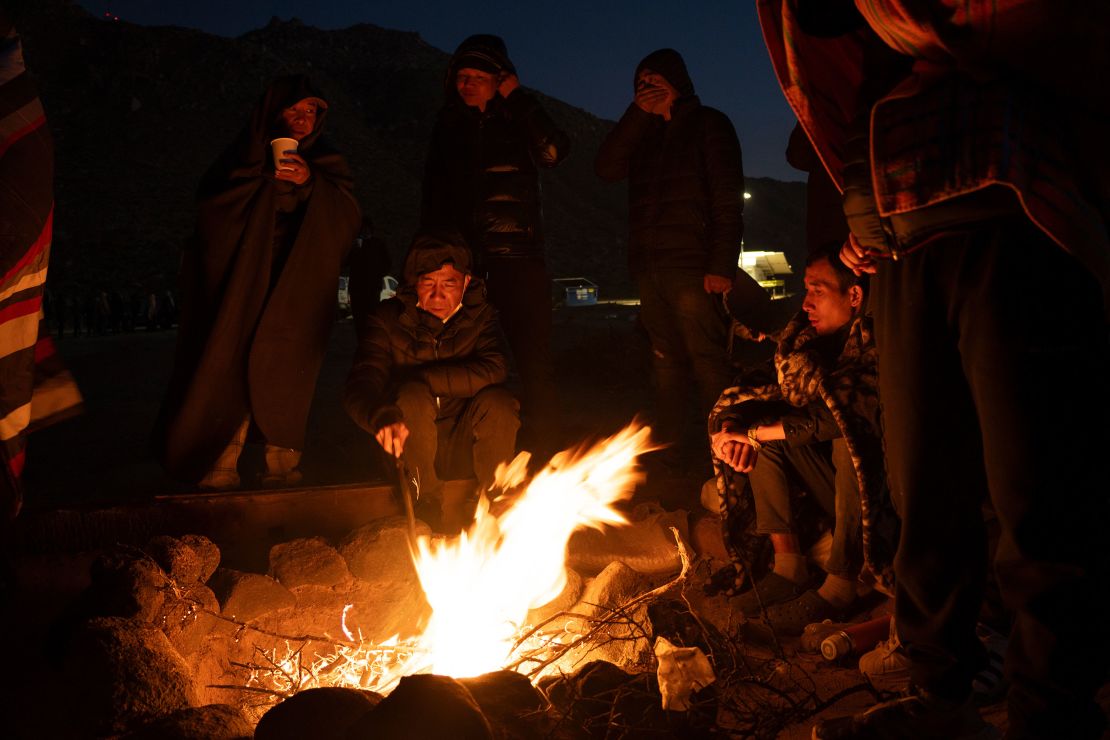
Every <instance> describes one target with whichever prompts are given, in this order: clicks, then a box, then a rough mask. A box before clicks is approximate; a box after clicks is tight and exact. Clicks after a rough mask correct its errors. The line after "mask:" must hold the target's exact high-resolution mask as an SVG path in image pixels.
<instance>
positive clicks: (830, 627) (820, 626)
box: [798, 619, 848, 653]
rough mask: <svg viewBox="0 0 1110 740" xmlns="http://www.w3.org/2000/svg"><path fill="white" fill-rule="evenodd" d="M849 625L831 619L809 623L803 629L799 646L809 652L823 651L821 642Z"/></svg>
mask: <svg viewBox="0 0 1110 740" xmlns="http://www.w3.org/2000/svg"><path fill="white" fill-rule="evenodd" d="M847 626H848V625H846V624H845V623H843V622H834V621H832V620H831V619H826V620H825V621H823V622H814V623H813V624H807V625H806V628H805V629H804V630H802V637H801V640H800V642H799V645H798V647H799V649H801V650H803V651H805V652H807V653H819V652H821V643H822V642H824V641H825V638H827V637H830V636H832V635H835V634H836V633H837V632H840V631H841V630H842V629H844V628H845V627H847Z"/></svg>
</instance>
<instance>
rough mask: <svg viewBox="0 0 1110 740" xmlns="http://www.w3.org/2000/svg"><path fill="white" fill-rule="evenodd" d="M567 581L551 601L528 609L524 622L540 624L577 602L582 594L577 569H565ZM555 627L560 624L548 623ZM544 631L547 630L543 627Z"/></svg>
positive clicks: (558, 627) (567, 609) (581, 583)
mask: <svg viewBox="0 0 1110 740" xmlns="http://www.w3.org/2000/svg"><path fill="white" fill-rule="evenodd" d="M566 574H567V582H566V585H565V586H563V590H562V591H560V592H559V595H558V596H556V597H555V598H554V599H552V600H551V601H549V602H547V603H546V604H544V605H543V606H538V607H536V608H535V609H531V610H529V611H528V616H527V617H525V620H524V622H525V624H531V625H540V624H544V623H545V622H547V620H548V619H550V618H551V617H554V616H555V615H556V614H559V613H561V612H565V611H569V610H570V609H571V607H573V606H574V605H575V604H577V603H578V599H579V597H580V596H581V595H582V587H583V582H582V576H580V575H578V572H577V571H574V570H570V569H569V568H568V569H567V570H566ZM548 626H550V627H552V628H555V629H561V628H562V626H561V625H560V624H551V625H548ZM544 631H548V630H547V629H545V630H544Z"/></svg>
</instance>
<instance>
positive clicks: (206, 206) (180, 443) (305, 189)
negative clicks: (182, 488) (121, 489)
mask: <svg viewBox="0 0 1110 740" xmlns="http://www.w3.org/2000/svg"><path fill="white" fill-rule="evenodd" d="M304 98H319V99H320V100H321V102H323V98H322V96H321V95H320V93H318V92H317V91H316V90H315V89H314V88H313V87H312V86H311V85H310V83H309V81H308V79H307V78H305V77H303V76H300V75H296V76H289V77H282V78H279V79H277V80H275V81H274V82H273V83H271V85H270V86H269V88H268V89H267V90H266V92H265V93H264V94H263V96H262V99H261V100H260V101H259V103H258V105H257V106H256V107H255V109H254V112H253V114H252V117H251V121H250V123H249V124H248V126H247V127H246V128H245V129H244V130H243V131H242V132H241V133H240V135H239V136H238V138H237V139H236V141H235V142H234V143H233V144H232V145H231V146H230V147H229V148H228V149H227V150H225V151H224V152H223V154H222V155H221V156H220V157H219V159H217V160H216V162H215V163H214V164H213V165H212V166H211V167H210V168H209V170H208V172H207V173H206V174H205V175H204V178H203V180H202V181H201V185H200V189H199V193H198V197H197V200H198V204H197V208H198V218H197V229H196V234H195V236H194V238H193V240H192V242H191V244H190V245H189V247H188V248H187V250H186V252H185V255H184V258H183V261H182V276H181V283H182V284H181V293H182V303H183V310H182V316H181V321H180V329H179V332H178V347H177V357H176V361H175V367H174V374H173V377H172V379H171V384H170V388H169V392H168V393H167V397H166V400H165V403H164V404H163V409H162V413H161V415H160V419H159V424H158V429H157V430H156V443H157V444H158V447H159V450H158V451H159V452H160V455H161V458H162V460H163V463H164V464H165V466H166V468H167V470H168V471H169V472H170V473H171V474H173V475H176V476H180V477H181V478H183V479H186V480H197V479H199V478H200V477H201V476H203V475H204V473H205V472H206V471H207V470H208V468H209V467H210V466H211V465H212V463H213V462H214V461H215V460H216V458H217V457H218V456H219V454H220V452H221V451H222V449H223V448H224V447H225V446H226V445H227V444H228V442H229V441H230V440H231V438H232V436H233V435H234V433H235V430H236V428H237V427H238V426H239V424H241V423H242V420H243V419H244V418H245V417H246V416H247V415H249V416H250V417H251V420H252V422H253V424H254V427H255V428H256V429H257V430H258V431H259V432H260V434H261V436H262V437H263V439H265V441H266V442H267V443H268V444H272V445H276V446H279V447H289V448H293V449H303V448H304V432H305V423H306V420H307V417H308V410H309V406H310V405H311V402H312V394H313V390H314V388H315V384H316V375H317V373H318V372H319V369H320V364H321V362H322V361H323V356H324V351H325V348H326V344H327V337H328V334H329V332H330V330H331V326H332V324H333V323H334V320H335V310H336V286H337V284H338V277H339V269H340V265H341V264H342V262H343V260H344V258H345V257H346V254H347V250H348V249H349V248H350V245H351V242H352V241H353V239H354V236H355V234H356V233H357V231H358V227H359V223H360V216H359V208H358V204H357V202H356V201H355V198H354V195H353V194H352V184H353V183H352V179H351V174H350V171H349V170H348V168H347V164H346V162H345V161H344V160H343V157H342V156H340V155H339V153H338V152H336V151H335V150H334V149H333V148H332V147H331V146H330V145H329V144H328V143H327V142H326V141H325V140H324V139H322V138H321V137H320V132H321V129H322V128H323V125H324V121H325V119H326V118H327V109H326V105H323V104H322V105H321V106H320V110H319V112H318V114H317V121H316V127H315V129H314V130H313V132H312V133H311V134H309V135H308V136H306V137H305V138H304V139H303V140H302V141H301V142H300V144H299V146H298V153H299V154H300V155H301V156H302V157H303V158H304V159H305V161H306V162H307V163H308V166H309V169H310V171H311V177H310V179H309V180H308V182H306V183H305V184H304V185H303V186H296V185H294V184H292V183H289V182H284V181H279V180H276V179H274V176H273V175H274V163H273V161H272V159H273V158H272V155H271V148H270V140H271V139H272V138H274V137H276V136H279V135H283V134H281V133H280V129H279V128H278V127H277V121H278V119H279V116H280V114H281V111H282V110H283V109H284V108H286V107H289V106H291V105H293V104H294V103H296V102H297V101H299V100H303V99H304Z"/></svg>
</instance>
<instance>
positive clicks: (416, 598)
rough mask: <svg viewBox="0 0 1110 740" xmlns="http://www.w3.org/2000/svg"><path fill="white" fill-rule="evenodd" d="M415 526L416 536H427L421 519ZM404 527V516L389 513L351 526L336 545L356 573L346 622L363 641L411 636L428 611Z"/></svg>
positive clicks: (406, 526) (429, 532) (426, 529)
mask: <svg viewBox="0 0 1110 740" xmlns="http://www.w3.org/2000/svg"><path fill="white" fill-rule="evenodd" d="M416 526H417V533H418V534H423V535H425V536H427V535H430V534H431V530H430V529H428V527H427V525H425V524H423V523H422V522H417V523H416ZM408 531H409V530H408V520H407V519H405V518H404V517H391V518H388V519H383V520H379V521H377V522H373V523H371V524H368V525H366V526H364V527H360V528H359V529H356V530H354V531H353V532H351V533H350V534H349V535H347V537H345V538H344V539H343V542H342V543H340V546H339V553H340V554H341V555H342V556H343V559H344V560H346V561H347V565H348V567H349V568H350V570H351V573H353V574H354V575H355V577H356V580H355V583H354V585H353V586H352V588H351V603H352V604H354V607H353V608H352V610H351V612H350V614H349V615H348V623H349V624H350V625H351V628H352V629H356V628H357V629H358V630H361V632H362V635H363V637H364V638H366V639H369V640H375V641H379V640H384V639H386V638H388V637H391V636H393V635H395V634H400V635H402V636H404V635H411V634H413V631H414V629H415V628H416V627H417V625H418V624H420V623H421V621H422V620H425V619H426V618H427V615H428V614H429V613H430V609H429V607H428V603H427V600H426V599H425V598H424V591H423V590H422V589H421V588H420V579H419V578H418V577H417V575H416V568H415V566H414V565H413V563H412V553H411V552H410V549H409V534H408Z"/></svg>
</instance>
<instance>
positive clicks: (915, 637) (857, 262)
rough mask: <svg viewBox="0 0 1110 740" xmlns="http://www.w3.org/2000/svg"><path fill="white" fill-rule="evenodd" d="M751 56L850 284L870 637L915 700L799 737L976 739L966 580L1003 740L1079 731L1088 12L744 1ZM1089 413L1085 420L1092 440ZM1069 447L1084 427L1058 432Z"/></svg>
mask: <svg viewBox="0 0 1110 740" xmlns="http://www.w3.org/2000/svg"><path fill="white" fill-rule="evenodd" d="M757 7H758V10H759V16H760V22H761V24H762V26H763V32H764V37H765V38H766V40H767V46H768V50H769V52H770V56H771V61H772V63H773V65H774V67H775V72H776V74H777V75H778V77H779V81H780V83H781V85H782V88H783V91H784V93H785V95H786V98H787V100H788V102H789V103H790V104H791V106H792V107H793V109H794V111H795V113H796V114H797V116H798V119H799V121H800V122H801V124H802V127H803V128H804V129H805V131H806V133H807V135H808V136H809V138H810V140H811V141H812V142H813V145H814V148H815V149H816V150H817V152H818V153H819V154H820V158H821V161H822V162H823V163H824V164H825V166H826V167H827V169H828V173H829V176H830V177H831V178H832V179H833V181H834V182H835V183H836V184H837V187H838V188H839V189H840V190H841V192H842V193H843V195H844V201H843V205H844V213H845V216H846V217H847V220H848V225H849V227H850V229H851V235H850V238H849V240H848V242H847V243H846V244H845V246H844V248H843V250H842V252H841V256H842V258H843V260H844V262H845V263H846V264H847V265H848V266H849V267H852V268H853V269H855V270H857V271H861V272H872V273H875V278H874V280H873V282H872V293H871V295H872V299H873V302H872V310H873V312H874V316H875V341H876V345H877V347H878V351H879V396H880V400H881V402H882V407H883V430H884V434H883V441H884V446H885V450H886V458H887V469H888V472H889V477H890V484H891V490H892V493H893V496H894V499H895V502H896V504H897V505H898V508H899V513H900V514H901V516H902V532H901V539H900V540H899V547H898V553H897V556H896V559H895V567H894V570H895V576H896V592H895V623H896V625H897V631H898V637H899V638H900V640H901V642H902V644H903V646H904V647H905V650H906V652H907V654H908V656H909V658H910V659H911V675H912V679H913V682H914V687H915V688H914V691H913V692H912V693H910V694H908V695H907V696H904V697H901V698H898V699H895V700H893V701H890V702H886V703H884V704H879V705H877V706H875V707H873V708H871V709H870V710H868V711H867V712H864V713H862V714H858V715H855V716H850V717H845V718H838V719H836V720H826V721H824V722H822V723H819V724H818V725H817V727H815V728H814V737H819V738H857V737H859V738H862V737H867V738H871V737H915V738H956V737H985V736H989V735H990V733H991V732H992V731H993V728H991V727H989V726H987V725H986V724H985V723H984V721H983V719H982V718H981V717H980V716H979V715H978V713H977V711H976V707H975V706H974V703H973V697H972V679H973V677H974V676H975V675H976V673H977V672H978V671H980V670H981V669H982V668H983V667H984V666H985V665H986V654H985V650H984V648H983V646H982V644H981V642H980V641H979V640H978V639H977V637H976V633H975V626H976V620H977V618H978V616H979V611H980V608H981V605H982V601H983V593H984V585H985V582H986V574H987V568H988V566H989V563H988V548H987V535H986V528H985V527H984V524H983V517H982V513H981V506H982V503H983V500H984V498H985V497H987V496H989V497H990V501H991V503H992V505H993V508H994V510H995V512H996V513H997V515H998V522H999V526H1000V529H1001V536H1000V540H999V544H998V548H997V552H996V554H995V557H994V563H993V565H994V569H995V572H996V574H997V579H998V584H999V587H1000V590H1001V593H1002V597H1003V600H1004V601H1005V602H1006V604H1007V606H1009V607H1010V608H1011V609H1013V611H1014V614H1015V620H1014V626H1013V630H1012V633H1011V636H1010V642H1009V648H1008V650H1007V654H1006V662H1005V672H1006V676H1007V678H1008V679H1009V680H1010V690H1009V695H1008V697H1007V704H1008V715H1009V727H1008V729H1007V737H1013V738H1031V737H1046V738H1047V737H1052V738H1056V737H1068V738H1087V737H1089V738H1096V737H1100V736H1101V735H1102V733H1103V730H1104V728H1105V726H1106V717H1105V715H1104V714H1103V712H1102V711H1101V709H1100V707H1099V705H1098V703H1097V702H1096V701H1095V695H1096V692H1097V691H1098V689H1099V687H1100V686H1102V685H1103V684H1104V683H1105V681H1106V675H1107V674H1106V671H1107V665H1108V664H1110V642H1108V641H1107V640H1106V639H1105V638H1104V636H1103V632H1104V631H1105V628H1106V624H1107V618H1108V610H1107V598H1106V595H1107V593H1108V592H1110V551H1108V550H1107V548H1106V547H1105V545H1104V541H1105V539H1106V533H1107V531H1108V529H1110V495H1108V493H1107V491H1108V488H1107V485H1106V475H1105V472H1104V470H1103V466H1101V465H1099V464H1097V461H1098V460H1100V459H1102V458H1103V457H1104V456H1105V454H1106V449H1107V447H1108V446H1110V431H1108V427H1107V425H1106V424H1105V423H1104V420H1105V419H1106V418H1107V417H1108V416H1110V386H1108V385H1107V383H1106V378H1107V377H1110V343H1108V342H1107V309H1108V308H1110V303H1108V302H1107V300H1106V298H1107V295H1106V293H1105V292H1104V291H1105V290H1106V288H1107V287H1108V286H1110V240H1108V238H1107V224H1108V220H1107V216H1108V215H1110V137H1107V135H1106V120H1107V117H1108V116H1110V98H1108V97H1107V96H1106V95H1105V93H1104V92H1099V90H1100V89H1101V88H1100V87H1099V86H1098V83H1094V84H1092V81H1097V80H1104V79H1106V77H1107V75H1108V74H1110V5H1108V4H1107V3H1106V2H1104V0H1080V1H1078V2H1069V3H1061V2H1055V1H1051V0H866V2H865V1H864V0H856V1H855V2H852V1H851V0H759V2H758V4H757ZM1092 419H1097V420H1099V421H1098V422H1097V423H1095V424H1094V425H1092V424H1091V423H1090V422H1091V420H1092ZM1079 430H1083V431H1082V432H1080V431H1079Z"/></svg>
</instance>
